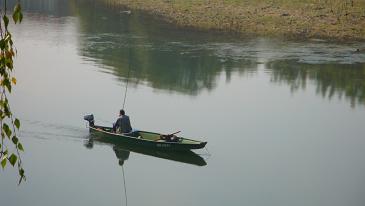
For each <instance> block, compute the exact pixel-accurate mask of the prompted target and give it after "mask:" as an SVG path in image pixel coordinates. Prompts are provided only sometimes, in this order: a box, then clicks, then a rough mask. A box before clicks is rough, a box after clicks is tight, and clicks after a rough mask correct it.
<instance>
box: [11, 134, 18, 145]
mask: <svg viewBox="0 0 365 206" xmlns="http://www.w3.org/2000/svg"><path fill="white" fill-rule="evenodd" d="M11 141H13V143H14V144H15V145H17V144H18V142H19V139H18V138H17V137H16V136H13V138H11Z"/></svg>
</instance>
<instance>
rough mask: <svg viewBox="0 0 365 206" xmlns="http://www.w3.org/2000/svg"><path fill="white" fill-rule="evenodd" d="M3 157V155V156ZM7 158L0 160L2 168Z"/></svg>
mask: <svg viewBox="0 0 365 206" xmlns="http://www.w3.org/2000/svg"><path fill="white" fill-rule="evenodd" d="M4 157H5V156H4ZM6 162H7V159H6V157H5V158H3V159H2V160H1V167H2V168H3V169H4V168H5V166H6Z"/></svg>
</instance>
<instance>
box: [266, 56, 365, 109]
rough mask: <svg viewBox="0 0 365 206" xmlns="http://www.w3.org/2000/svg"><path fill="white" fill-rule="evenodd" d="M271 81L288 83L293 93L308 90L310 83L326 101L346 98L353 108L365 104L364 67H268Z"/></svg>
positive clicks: (284, 62)
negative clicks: (307, 86)
mask: <svg viewBox="0 0 365 206" xmlns="http://www.w3.org/2000/svg"><path fill="white" fill-rule="evenodd" d="M267 69H268V70H269V71H270V72H271V81H273V82H276V83H286V84H288V85H289V86H290V88H291V91H292V92H295V91H297V90H299V89H305V88H306V85H307V84H308V81H312V82H314V84H315V85H316V93H317V94H319V95H321V96H323V97H324V98H329V99H332V98H333V97H334V96H338V97H339V98H341V97H345V98H346V99H348V100H349V101H350V102H351V106H352V107H355V106H356V105H357V104H364V103H365V65H364V64H344V65H340V66H339V65H338V64H305V63H298V62H296V61H294V60H289V61H288V60H281V61H273V62H270V63H268V64H267Z"/></svg>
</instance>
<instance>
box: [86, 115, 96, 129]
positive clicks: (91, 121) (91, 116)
mask: <svg viewBox="0 0 365 206" xmlns="http://www.w3.org/2000/svg"><path fill="white" fill-rule="evenodd" d="M84 120H86V121H88V122H89V126H90V127H93V126H94V122H95V120H94V115H93V114H89V115H86V116H84Z"/></svg>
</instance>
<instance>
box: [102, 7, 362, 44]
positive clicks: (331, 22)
mask: <svg viewBox="0 0 365 206" xmlns="http://www.w3.org/2000/svg"><path fill="white" fill-rule="evenodd" d="M103 1H105V2H106V3H109V4H116V5H123V6H127V7H129V8H131V9H139V10H144V11H147V12H149V13H152V14H156V15H159V16H162V17H163V18H165V19H166V20H167V21H169V22H172V23H175V24H177V25H179V26H183V27H193V28H196V29H201V30H221V31H225V32H234V33H238V34H241V35H260V36H284V37H293V38H325V39H333V40H365V1H364V0H353V1H351V0H103Z"/></svg>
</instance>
